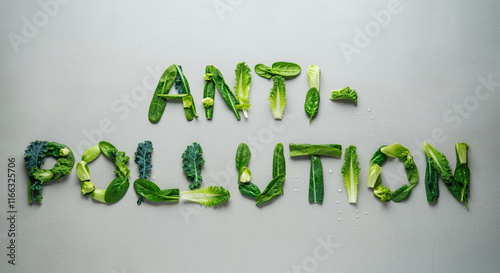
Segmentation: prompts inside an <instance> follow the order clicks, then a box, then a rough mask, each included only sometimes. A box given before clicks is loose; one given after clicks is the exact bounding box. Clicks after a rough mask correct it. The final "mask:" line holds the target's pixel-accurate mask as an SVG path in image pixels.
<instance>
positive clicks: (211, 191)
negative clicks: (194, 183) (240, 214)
mask: <svg viewBox="0 0 500 273" xmlns="http://www.w3.org/2000/svg"><path fill="white" fill-rule="evenodd" d="M230 197H231V195H230V194H229V191H228V190H226V189H225V188H223V187H218V186H208V187H206V188H201V189H196V190H191V191H183V192H181V194H180V198H181V199H183V200H188V201H192V202H196V203H200V204H202V205H204V206H207V207H213V206H218V205H220V204H222V203H224V202H226V201H227V200H229V198H230Z"/></svg>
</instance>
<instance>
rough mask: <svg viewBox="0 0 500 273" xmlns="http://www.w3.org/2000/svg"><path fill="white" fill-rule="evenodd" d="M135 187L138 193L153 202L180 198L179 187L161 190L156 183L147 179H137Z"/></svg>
mask: <svg viewBox="0 0 500 273" xmlns="http://www.w3.org/2000/svg"><path fill="white" fill-rule="evenodd" d="M134 189H135V192H136V193H137V195H139V196H141V197H144V198H146V199H148V200H149V201H152V202H162V201H164V202H172V201H178V200H179V189H167V190H161V189H160V188H159V187H158V186H157V185H156V184H155V183H153V182H152V181H149V180H147V179H142V178H139V179H137V180H135V181H134Z"/></svg>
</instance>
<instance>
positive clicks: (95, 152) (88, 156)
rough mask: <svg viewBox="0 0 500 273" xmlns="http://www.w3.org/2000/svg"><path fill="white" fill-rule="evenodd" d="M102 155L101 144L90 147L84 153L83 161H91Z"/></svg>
mask: <svg viewBox="0 0 500 273" xmlns="http://www.w3.org/2000/svg"><path fill="white" fill-rule="evenodd" d="M100 155H101V149H100V148H99V145H95V146H93V147H90V148H88V149H87V150H86V151H85V152H84V153H83V155H82V161H85V162H87V163H90V162H91V161H92V160H94V159H96V158H97V157H99V156H100Z"/></svg>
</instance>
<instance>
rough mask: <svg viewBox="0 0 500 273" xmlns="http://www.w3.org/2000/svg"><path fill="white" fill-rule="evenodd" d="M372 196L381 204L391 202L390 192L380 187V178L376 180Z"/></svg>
mask: <svg viewBox="0 0 500 273" xmlns="http://www.w3.org/2000/svg"><path fill="white" fill-rule="evenodd" d="M373 195H374V196H375V197H377V198H378V199H380V201H382V202H388V201H391V197H392V191H391V189H389V188H386V187H384V186H383V185H382V179H381V178H380V176H379V177H378V178H377V183H375V187H374V188H373Z"/></svg>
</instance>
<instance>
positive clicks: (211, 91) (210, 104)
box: [202, 65, 215, 119]
mask: <svg viewBox="0 0 500 273" xmlns="http://www.w3.org/2000/svg"><path fill="white" fill-rule="evenodd" d="M210 67H211V66H210V65H207V66H206V67H205V75H207V74H208V75H210V76H206V78H205V79H206V80H205V87H204V88H203V100H202V102H203V107H205V116H206V117H207V119H212V117H213V115H214V99H215V83H214V81H213V80H212V76H211V74H210V73H212V71H211V68H210Z"/></svg>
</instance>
